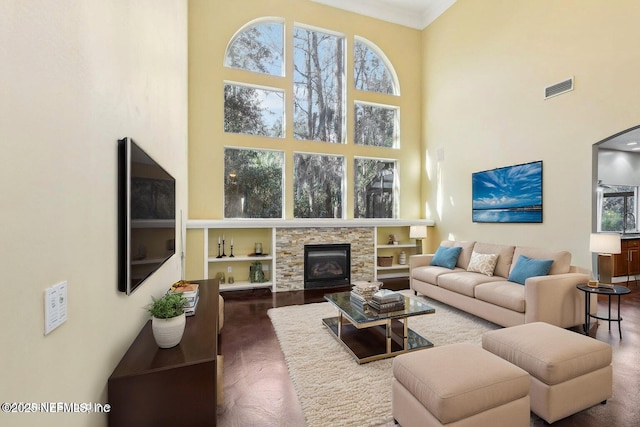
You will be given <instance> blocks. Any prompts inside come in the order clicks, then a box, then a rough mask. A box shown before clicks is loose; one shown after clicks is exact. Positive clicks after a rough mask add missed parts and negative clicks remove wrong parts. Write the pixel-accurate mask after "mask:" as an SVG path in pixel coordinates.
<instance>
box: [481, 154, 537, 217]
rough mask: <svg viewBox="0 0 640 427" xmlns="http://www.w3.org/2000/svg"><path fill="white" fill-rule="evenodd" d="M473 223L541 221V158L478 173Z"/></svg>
mask: <svg viewBox="0 0 640 427" xmlns="http://www.w3.org/2000/svg"><path fill="white" fill-rule="evenodd" d="M471 181H472V197H473V203H472V209H473V211H472V218H473V222H542V161H537V162H532V163H526V164H523V165H515V166H508V167H504V168H498V169H492V170H488V171H483V172H475V173H473V174H472V176H471Z"/></svg>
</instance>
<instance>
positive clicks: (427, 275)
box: [411, 265, 464, 285]
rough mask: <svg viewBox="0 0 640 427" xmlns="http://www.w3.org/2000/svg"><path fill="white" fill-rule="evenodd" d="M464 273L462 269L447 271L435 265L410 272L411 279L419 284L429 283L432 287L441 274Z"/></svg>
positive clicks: (417, 268)
mask: <svg viewBox="0 0 640 427" xmlns="http://www.w3.org/2000/svg"><path fill="white" fill-rule="evenodd" d="M460 271H464V270H463V269H461V268H459V267H456V268H455V269H453V270H449V269H448V268H445V267H437V266H435V265H430V266H424V267H416V268H413V269H412V270H411V277H412V278H414V279H416V280H419V281H421V282H425V283H430V284H432V285H437V284H438V277H439V276H440V275H441V274H448V273H455V272H460Z"/></svg>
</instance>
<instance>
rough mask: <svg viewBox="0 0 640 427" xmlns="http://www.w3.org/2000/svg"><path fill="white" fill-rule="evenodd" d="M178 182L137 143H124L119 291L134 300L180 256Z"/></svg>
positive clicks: (120, 146) (120, 175) (121, 149)
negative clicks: (149, 280) (142, 287)
mask: <svg viewBox="0 0 640 427" xmlns="http://www.w3.org/2000/svg"><path fill="white" fill-rule="evenodd" d="M175 237H176V181H175V179H174V178H173V177H172V176H171V175H169V173H167V171H166V170H165V169H164V168H162V166H160V165H159V164H158V163H157V162H156V161H154V160H153V159H152V158H151V156H149V155H148V154H147V153H145V152H144V150H143V149H142V148H140V146H138V145H137V144H136V143H135V142H133V140H132V139H131V138H123V139H121V140H119V141H118V264H119V265H118V290H120V291H122V292H126V293H127V294H131V293H132V292H133V291H135V290H136V289H137V288H138V287H139V286H140V285H141V284H142V283H143V282H144V281H145V280H146V279H147V278H148V277H149V276H151V275H152V274H153V273H154V272H155V271H156V270H158V269H159V268H160V266H161V265H162V264H164V263H165V262H166V261H167V260H168V259H169V258H171V256H173V255H174V254H175V241H176V240H175Z"/></svg>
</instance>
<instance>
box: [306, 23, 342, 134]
mask: <svg viewBox="0 0 640 427" xmlns="http://www.w3.org/2000/svg"><path fill="white" fill-rule="evenodd" d="M293 68H294V71H293V99H294V100H293V116H294V117H293V121H294V124H293V134H294V136H295V138H296V139H304V140H310V141H324V142H337V143H341V142H342V141H343V129H344V125H343V110H344V38H343V37H338V36H335V35H331V34H326V33H322V32H319V31H312V30H308V29H305V28H300V27H295V28H294V29H293Z"/></svg>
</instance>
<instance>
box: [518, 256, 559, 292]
mask: <svg viewBox="0 0 640 427" xmlns="http://www.w3.org/2000/svg"><path fill="white" fill-rule="evenodd" d="M551 264H553V260H552V259H533V258H529V257H526V256H524V255H520V257H519V258H518V261H517V262H516V265H515V266H514V267H513V270H511V273H509V281H510V282H516V283H520V284H521V285H524V282H525V280H527V279H528V278H529V277H535V276H546V275H547V274H548V273H549V270H551Z"/></svg>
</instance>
